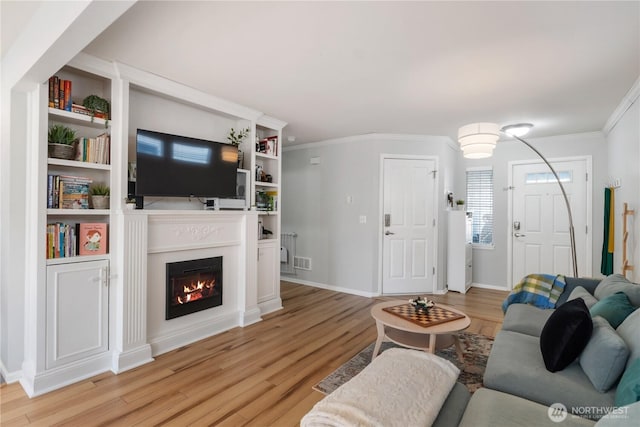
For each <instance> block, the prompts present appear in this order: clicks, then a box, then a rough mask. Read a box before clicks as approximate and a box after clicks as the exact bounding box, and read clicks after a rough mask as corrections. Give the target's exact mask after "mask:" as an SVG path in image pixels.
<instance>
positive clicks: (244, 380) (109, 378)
mask: <svg viewBox="0 0 640 427" xmlns="http://www.w3.org/2000/svg"><path fill="white" fill-rule="evenodd" d="M281 289H282V298H283V305H284V309H283V310H280V311H278V312H275V313H271V314H269V315H266V316H264V318H263V321H262V322H259V323H256V324H254V325H251V326H248V327H246V328H234V329H232V330H229V331H226V332H224V333H221V334H219V335H216V336H214V337H210V338H207V339H204V340H201V341H198V342H196V343H193V344H190V345H188V346H185V347H182V348H180V349H176V350H174V351H171V352H168V353H165V354H163V355H160V356H158V357H156V360H155V361H154V362H152V363H149V364H146V365H144V366H141V367H138V368H136V369H133V370H131V371H128V372H124V373H121V374H120V375H113V374H111V373H105V374H101V375H98V376H95V377H93V378H91V379H89V380H86V381H82V382H80V383H77V384H74V385H71V386H68V387H65V388H63V389H60V390H57V391H54V392H51V393H48V394H46V395H44V396H39V397H37V398H34V399H29V398H28V397H27V396H26V395H25V394H24V392H23V391H22V389H21V388H20V386H19V385H18V384H9V385H2V386H0V398H1V399H2V402H1V406H0V416H1V417H2V418H1V420H2V425H3V426H4V425H29V424H31V425H34V424H35V425H54V424H60V425H63V424H64V425H86V426H98V425H109V426H112V425H116V426H132V425H144V426H147V425H160V424H167V425H185V424H189V423H192V424H194V425H207V424H209V425H211V424H215V425H220V426H242V425H246V426H261V427H262V426H268V425H277V426H296V425H298V424H299V421H300V418H302V416H303V415H304V414H305V413H306V412H308V411H309V409H311V407H312V406H313V405H314V404H315V403H316V402H318V401H319V400H320V399H322V397H323V395H322V394H321V393H318V392H316V391H314V390H313V389H312V386H313V385H314V384H316V383H317V382H318V381H320V380H321V379H322V378H324V377H325V376H326V375H328V374H329V373H331V372H332V371H333V370H334V369H336V368H337V367H338V366H340V365H341V364H342V363H344V362H346V361H347V360H349V359H350V358H351V357H352V356H353V355H354V354H356V353H358V352H359V351H360V350H362V349H363V348H364V347H366V346H367V345H368V344H370V343H371V342H373V341H374V340H375V338H376V330H375V322H374V321H373V319H372V318H371V314H370V310H371V307H372V306H373V305H375V304H376V303H378V302H380V301H387V300H390V299H407V297H406V296H402V297H380V298H365V297H360V296H355V295H348V294H341V293H338V292H333V291H329V290H325V289H318V288H312V287H308V286H301V285H296V284H292V283H288V282H284V281H283V282H282V287H281ZM506 295H507V292H500V291H493V290H484V289H475V288H472V289H471V290H470V291H469V292H467V294H465V295H462V294H458V293H455V292H449V293H448V294H446V295H434V296H432V297H431V298H432V299H433V300H435V301H436V302H440V303H443V304H448V305H452V306H454V307H456V308H459V309H461V310H462V311H464V312H466V313H467V314H468V315H469V316H470V317H471V325H470V326H469V328H468V332H472V333H478V334H483V335H487V336H490V337H495V335H496V333H497V332H498V331H499V329H500V327H501V324H502V318H503V315H502V310H501V307H500V305H501V303H502V301H503V299H504V298H505V297H506ZM5 421H6V422H5Z"/></svg>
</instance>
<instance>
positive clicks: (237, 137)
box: [227, 128, 249, 169]
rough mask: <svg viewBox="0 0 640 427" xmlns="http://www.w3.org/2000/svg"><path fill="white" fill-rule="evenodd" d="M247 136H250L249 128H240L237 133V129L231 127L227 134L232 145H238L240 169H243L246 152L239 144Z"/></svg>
mask: <svg viewBox="0 0 640 427" xmlns="http://www.w3.org/2000/svg"><path fill="white" fill-rule="evenodd" d="M247 136H249V128H246V129H240V131H239V132H238V133H236V130H235V129H234V128H231V130H230V131H229V135H227V139H228V140H229V142H230V143H231V145H234V146H236V147H238V168H239V169H242V166H243V163H244V153H243V152H242V151H241V150H240V147H239V146H240V144H241V143H242V141H244V139H245V138H246V137H247Z"/></svg>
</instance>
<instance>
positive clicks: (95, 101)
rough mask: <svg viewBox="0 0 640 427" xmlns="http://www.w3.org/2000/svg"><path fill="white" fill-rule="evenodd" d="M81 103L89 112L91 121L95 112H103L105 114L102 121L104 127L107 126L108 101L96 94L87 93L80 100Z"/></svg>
mask: <svg viewBox="0 0 640 427" xmlns="http://www.w3.org/2000/svg"><path fill="white" fill-rule="evenodd" d="M82 105H83V106H84V107H85V108H86V109H87V110H89V112H90V113H91V122H93V118H94V117H95V116H96V113H97V112H100V113H104V114H105V116H106V117H105V120H104V123H105V127H107V124H108V123H109V101H107V100H106V99H104V98H101V97H99V96H98V95H89V96H87V97H86V98H85V99H84V100H83V101H82Z"/></svg>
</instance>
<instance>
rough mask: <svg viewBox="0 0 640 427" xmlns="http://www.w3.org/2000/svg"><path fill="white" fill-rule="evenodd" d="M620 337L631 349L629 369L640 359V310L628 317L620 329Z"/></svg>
mask: <svg viewBox="0 0 640 427" xmlns="http://www.w3.org/2000/svg"><path fill="white" fill-rule="evenodd" d="M616 332H617V333H618V335H620V336H621V337H622V339H623V340H624V342H625V343H626V344H627V347H629V352H630V355H629V361H628V362H627V368H628V367H629V365H630V364H631V362H633V361H634V360H635V359H640V310H636V311H634V312H633V313H631V314H630V315H629V317H627V318H626V319H625V320H624V322H622V324H621V325H620V326H618V329H616Z"/></svg>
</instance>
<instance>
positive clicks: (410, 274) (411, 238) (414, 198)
mask: <svg viewBox="0 0 640 427" xmlns="http://www.w3.org/2000/svg"><path fill="white" fill-rule="evenodd" d="M381 163H382V165H381V169H382V177H381V191H382V196H381V200H382V220H381V227H380V228H379V230H380V234H381V241H382V244H381V246H382V263H381V265H382V275H381V277H382V294H385V295H390V294H421V293H432V292H433V291H434V289H435V288H434V286H435V278H436V275H435V260H436V251H437V235H436V227H435V225H436V210H437V206H438V204H437V197H436V192H435V188H436V182H437V173H436V168H437V160H436V159H434V158H430V157H413V156H411V157H409V156H407V157H398V156H385V155H383V156H382V158H381Z"/></svg>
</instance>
